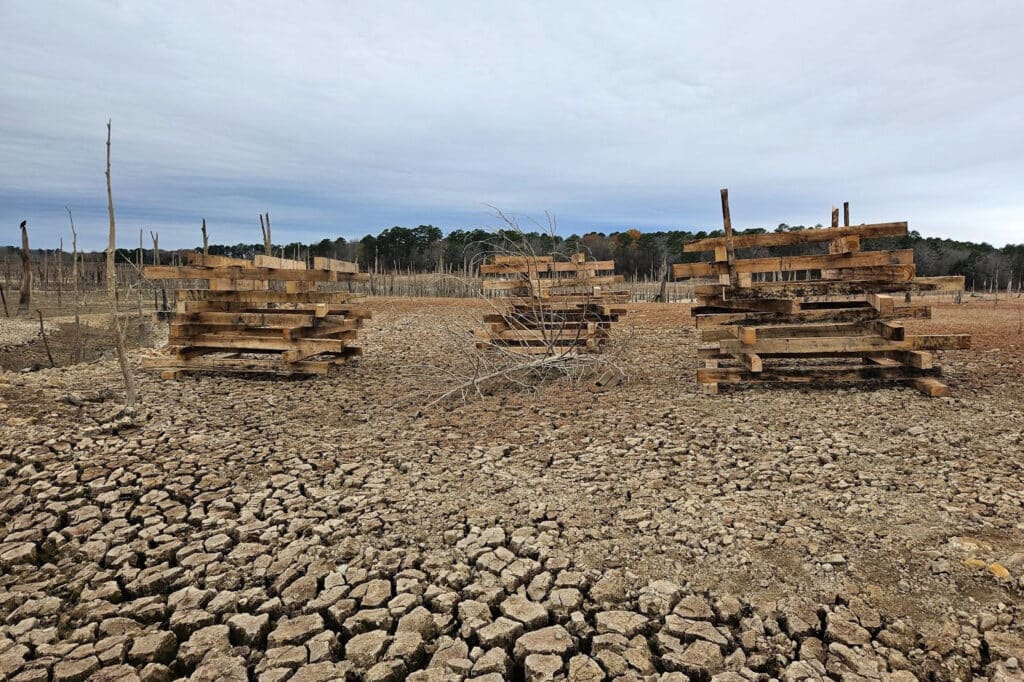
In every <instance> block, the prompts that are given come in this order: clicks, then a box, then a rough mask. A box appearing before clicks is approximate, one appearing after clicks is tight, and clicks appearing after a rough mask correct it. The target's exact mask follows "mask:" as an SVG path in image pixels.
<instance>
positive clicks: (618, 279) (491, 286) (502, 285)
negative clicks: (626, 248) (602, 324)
mask: <svg viewBox="0 0 1024 682" xmlns="http://www.w3.org/2000/svg"><path fill="white" fill-rule="evenodd" d="M623 281H624V278H623V277H622V275H598V276H594V277H564V278H550V279H528V280H527V279H485V280H483V282H482V283H481V284H482V287H483V290H484V291H518V290H520V289H534V290H542V289H551V288H555V287H584V286H600V285H603V284H621V283H622V282H623Z"/></svg>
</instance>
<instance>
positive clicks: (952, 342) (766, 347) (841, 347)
mask: <svg viewBox="0 0 1024 682" xmlns="http://www.w3.org/2000/svg"><path fill="white" fill-rule="evenodd" d="M970 341H971V337H970V335H969V334H929V335H921V336H907V337H905V338H904V339H903V340H901V341H895V340H891V339H885V338H882V337H880V336H825V337H797V338H760V337H759V338H758V339H757V343H755V344H753V345H744V344H743V343H742V342H741V341H740V340H739V339H722V340H721V341H719V342H718V343H719V348H720V350H721V352H722V353H729V354H735V353H747V352H754V353H757V354H759V355H762V356H770V355H776V354H779V353H786V354H791V355H792V354H796V355H811V356H813V355H815V354H819V353H872V352H880V351H911V350H964V349H967V348H970Z"/></svg>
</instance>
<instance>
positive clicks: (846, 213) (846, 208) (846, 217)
mask: <svg viewBox="0 0 1024 682" xmlns="http://www.w3.org/2000/svg"><path fill="white" fill-rule="evenodd" d="M849 226H850V202H849V201H844V202H843V227H849Z"/></svg>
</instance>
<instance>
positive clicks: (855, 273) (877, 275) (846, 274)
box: [821, 264, 917, 282]
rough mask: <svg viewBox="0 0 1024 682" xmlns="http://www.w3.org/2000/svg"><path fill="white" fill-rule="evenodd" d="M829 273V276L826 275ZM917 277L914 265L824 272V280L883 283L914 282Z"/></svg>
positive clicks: (822, 272) (877, 266)
mask: <svg viewBox="0 0 1024 682" xmlns="http://www.w3.org/2000/svg"><path fill="white" fill-rule="evenodd" d="M826 273H827V274H826ZM916 276H917V267H916V266H914V265H912V264H911V265H874V266H868V267H863V268H840V269H838V270H822V271H821V278H822V279H838V280H847V281H849V280H854V281H863V280H867V281H881V282H912V281H914V278H915V277H916Z"/></svg>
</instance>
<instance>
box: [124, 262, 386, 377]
mask: <svg viewBox="0 0 1024 682" xmlns="http://www.w3.org/2000/svg"><path fill="white" fill-rule="evenodd" d="M143 274H144V276H145V277H146V279H153V280H177V281H178V282H180V287H179V289H178V297H177V298H178V301H177V303H176V309H175V311H174V313H173V314H172V315H171V317H170V335H169V337H168V349H169V350H170V351H171V354H170V355H168V356H166V357H158V358H148V359H146V360H145V361H144V363H143V366H145V367H150V368H154V369H160V370H162V371H161V376H162V377H164V378H177V377H179V376H180V375H182V374H184V373H188V372H241V373H273V374H282V375H306V374H326V373H327V372H328V371H329V370H330V368H331V367H333V366H335V365H337V364H341V363H343V362H345V361H346V360H347V359H349V358H351V357H355V356H358V355H360V354H361V349H360V348H358V347H356V346H353V345H352V342H353V341H354V340H355V339H356V334H357V333H358V330H359V328H360V327H362V324H363V320H364V319H366V318H369V317H370V313H369V311H367V310H366V309H365V308H363V307H361V306H360V305H358V303H357V299H358V298H359V296H358V295H356V294H352V293H350V292H347V291H329V290H322V288H321V287H322V286H323V285H326V284H329V283H335V282H352V281H365V280H366V279H368V275H365V274H361V273H360V272H359V268H358V266H357V265H356V264H355V263H350V262H347V261H339V260H334V259H330V258H315V259H314V260H313V267H312V268H307V266H306V263H304V262H302V261H297V260H288V259H284V258H275V257H272V256H256V257H255V258H254V259H253V260H247V259H238V258H226V257H223V256H209V255H203V254H201V253H193V254H189V264H188V265H187V266H180V267H175V266H149V267H146V268H144V270H143ZM202 283H205V286H200V285H201V284H202Z"/></svg>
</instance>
